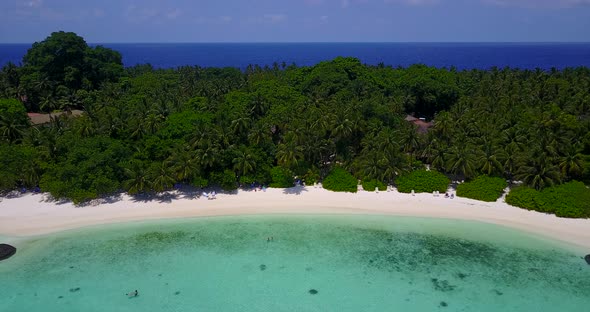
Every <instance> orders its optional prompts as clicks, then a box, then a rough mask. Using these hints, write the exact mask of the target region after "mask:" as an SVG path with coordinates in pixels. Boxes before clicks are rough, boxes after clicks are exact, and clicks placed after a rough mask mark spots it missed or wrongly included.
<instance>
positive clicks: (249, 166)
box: [232, 147, 256, 176]
mask: <svg viewBox="0 0 590 312" xmlns="http://www.w3.org/2000/svg"><path fill="white" fill-rule="evenodd" d="M232 162H233V164H234V170H236V171H237V173H238V176H245V175H247V174H248V173H250V172H252V171H254V169H256V160H255V159H254V155H252V153H250V151H249V150H248V149H246V148H245V147H242V148H240V149H239V150H238V151H237V155H236V157H234V159H233V160H232Z"/></svg>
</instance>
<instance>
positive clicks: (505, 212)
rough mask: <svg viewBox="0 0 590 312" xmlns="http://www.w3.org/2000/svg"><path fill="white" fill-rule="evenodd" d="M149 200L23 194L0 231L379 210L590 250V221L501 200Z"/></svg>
mask: <svg viewBox="0 0 590 312" xmlns="http://www.w3.org/2000/svg"><path fill="white" fill-rule="evenodd" d="M172 195H173V196H170V197H169V198H167V197H164V198H160V199H152V200H140V201H138V200H135V199H133V198H131V197H129V196H127V195H122V197H121V198H120V199H118V200H115V201H113V202H105V203H102V204H98V205H89V206H83V207H76V206H74V205H73V204H72V203H70V202H66V203H56V202H52V201H45V198H46V197H47V196H46V195H43V194H25V195H23V196H21V197H17V198H4V199H3V200H2V201H1V202H0V235H3V236H9V237H23V236H33V235H40V234H47V233H52V232H58V231H62V230H67V229H74V228H79V227H84V226H89V225H99V224H108V223H115V222H125V221H139V220H150V219H152V220H153V219H164V218H185V217H202V216H223V215H245V214H281V213H282V214H293V213H301V214H314V213H320V214H332V213H334V214H336V213H337V214H381V215H398V216H415V217H433V218H447V219H461V220H474V221H482V222H488V223H494V224H500V225H504V226H508V227H512V228H516V229H520V230H524V231H527V232H531V233H536V234H540V235H542V236H545V237H548V238H553V239H557V240H560V241H564V242H567V243H570V244H572V245H575V246H578V247H583V248H590V219H565V218H557V217H555V216H553V215H548V214H542V213H538V212H534V211H527V210H523V209H519V208H516V207H512V206H510V205H508V204H506V203H504V202H502V201H501V200H499V201H498V202H495V203H486V202H480V201H476V200H470V199H465V198H459V197H456V198H454V199H448V198H444V196H443V195H441V196H439V197H434V196H433V195H432V194H416V195H415V196H413V195H410V194H401V193H398V192H397V191H391V192H379V193H373V192H364V191H363V192H359V193H356V194H352V193H334V192H330V191H327V190H325V189H322V188H314V187H296V188H291V189H286V190H285V189H267V190H266V191H265V192H263V191H257V192H254V191H243V190H240V191H238V193H237V194H217V196H216V197H217V199H215V200H207V198H205V197H203V196H201V197H200V198H190V197H187V196H185V195H183V194H174V193H173V194H172Z"/></svg>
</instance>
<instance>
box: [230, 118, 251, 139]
mask: <svg viewBox="0 0 590 312" xmlns="http://www.w3.org/2000/svg"><path fill="white" fill-rule="evenodd" d="M250 122H251V120H250V118H249V117H240V118H236V119H234V120H232V122H231V128H232V131H233V133H234V134H236V135H240V134H245V133H247V132H248V129H250Z"/></svg>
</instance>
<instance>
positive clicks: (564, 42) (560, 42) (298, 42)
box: [0, 41, 590, 45]
mask: <svg viewBox="0 0 590 312" xmlns="http://www.w3.org/2000/svg"><path fill="white" fill-rule="evenodd" d="M35 42H40V41H35ZM35 42H0V44H4V45H6V44H14V45H16V44H33V43H35ZM377 43H379V44H383V43H386V44H590V41H178V42H175V41H169V42H149V41H127V42H124V41H114V42H106V41H105V42H87V44H89V45H100V44H377Z"/></svg>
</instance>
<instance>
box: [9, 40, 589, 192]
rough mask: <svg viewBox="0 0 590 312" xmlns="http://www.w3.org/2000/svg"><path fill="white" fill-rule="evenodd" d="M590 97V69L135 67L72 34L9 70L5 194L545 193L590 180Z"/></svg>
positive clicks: (348, 63) (337, 63)
mask: <svg viewBox="0 0 590 312" xmlns="http://www.w3.org/2000/svg"><path fill="white" fill-rule="evenodd" d="M588 90H590V69H588V68H586V67H578V68H566V69H563V70H556V69H554V70H549V71H543V70H540V69H539V70H519V69H514V68H503V69H498V68H492V69H490V70H462V71H459V70H457V69H455V68H446V69H445V68H442V69H439V68H433V67H428V66H424V65H419V64H418V65H413V66H410V67H407V68H402V67H391V66H387V65H385V64H379V65H377V66H370V65H364V64H362V63H361V62H360V61H359V60H358V59H355V58H344V57H338V58H335V59H334V60H331V61H324V62H321V63H319V64H317V65H315V66H307V67H302V66H297V65H295V64H286V63H275V64H273V65H272V66H264V67H260V66H257V65H251V66H248V67H247V68H244V69H238V68H203V67H199V66H189V65H187V66H183V67H179V68H174V69H156V68H153V67H152V66H150V65H149V64H145V65H138V66H133V67H128V68H125V67H124V66H123V64H122V59H121V55H120V54H119V53H118V52H116V51H113V50H110V49H107V48H104V47H100V46H89V45H87V44H86V42H85V41H84V39H83V38H81V37H79V36H77V35H76V34H74V33H66V32H57V33H53V34H51V36H49V37H48V38H47V39H45V40H44V41H42V42H38V43H35V44H34V45H33V46H32V47H31V49H30V50H29V51H28V53H27V54H26V55H25V57H24V58H23V60H22V65H21V66H17V65H15V64H12V63H8V64H6V65H4V66H3V67H2V69H1V70H0V164H1V165H2V170H1V172H0V176H1V179H0V180H1V182H0V189H1V191H2V192H7V191H10V190H13V189H16V188H21V187H25V188H32V187H37V186H39V187H40V189H41V190H42V191H48V192H50V193H51V194H52V195H53V196H55V197H56V198H64V199H73V200H75V201H76V202H82V201H86V200H88V199H91V198H95V197H99V196H103V195H108V194H112V193H117V192H121V191H125V192H129V193H132V194H142V193H152V192H159V191H163V190H168V189H171V188H174V186H175V185H179V184H183V185H194V186H196V187H204V186H209V185H218V186H220V187H223V188H225V189H228V190H231V189H235V188H236V187H239V186H240V185H249V184H252V183H260V184H266V185H268V184H272V185H275V186H280V187H286V186H292V185H293V182H292V179H293V177H299V178H301V179H303V180H305V182H306V183H307V184H309V183H313V182H316V181H321V180H325V179H326V178H327V176H328V174H329V173H330V172H332V171H334V170H335V168H341V169H342V170H345V171H346V172H348V173H350V174H351V175H352V176H353V177H354V178H355V181H357V180H361V181H373V180H374V181H379V182H381V183H383V184H385V185H391V184H396V185H397V186H398V187H400V189H401V190H403V191H407V192H409V191H410V190H411V189H414V190H415V191H416V192H418V191H429V192H430V191H433V190H439V191H444V190H446V186H447V185H448V180H447V179H446V177H444V176H445V175H447V176H451V177H453V180H467V181H469V180H471V179H473V178H475V177H477V176H480V175H488V176H493V177H499V178H502V179H506V180H510V181H514V180H519V181H522V182H523V183H524V184H525V185H526V186H527V187H530V188H532V189H534V190H537V191H541V192H543V191H542V190H544V189H547V188H551V187H554V186H559V185H561V184H562V183H567V182H569V181H572V180H578V181H582V182H585V183H588V182H590V131H589V130H590V93H589V92H588ZM74 109H77V110H81V111H83V114H82V115H81V116H80V117H73V116H74V115H73V114H72V115H70V114H69V112H71V111H72V110H74ZM56 111H61V112H65V113H66V114H63V115H61V116H60V117H52V118H51V121H50V122H48V123H43V124H31V123H30V121H29V118H27V116H26V112H29V113H48V112H56ZM407 115H413V116H415V117H423V118H425V119H426V121H432V122H433V125H432V127H430V128H428V127H422V126H420V125H419V124H417V123H416V122H409V121H406V116H407ZM419 126H420V127H419ZM426 166H428V167H429V168H430V169H431V171H425V170H424V169H425V167H426ZM412 174H413V175H416V176H418V177H419V176H423V177H424V179H428V180H429V181H426V182H423V184H424V185H423V186H420V185H419V184H416V183H418V182H417V181H412V180H416V179H417V178H415V177H416V176H413V175H412ZM407 177H414V178H411V179H410V181H408V179H407ZM430 179H434V180H432V181H430ZM324 185H325V183H324Z"/></svg>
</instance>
